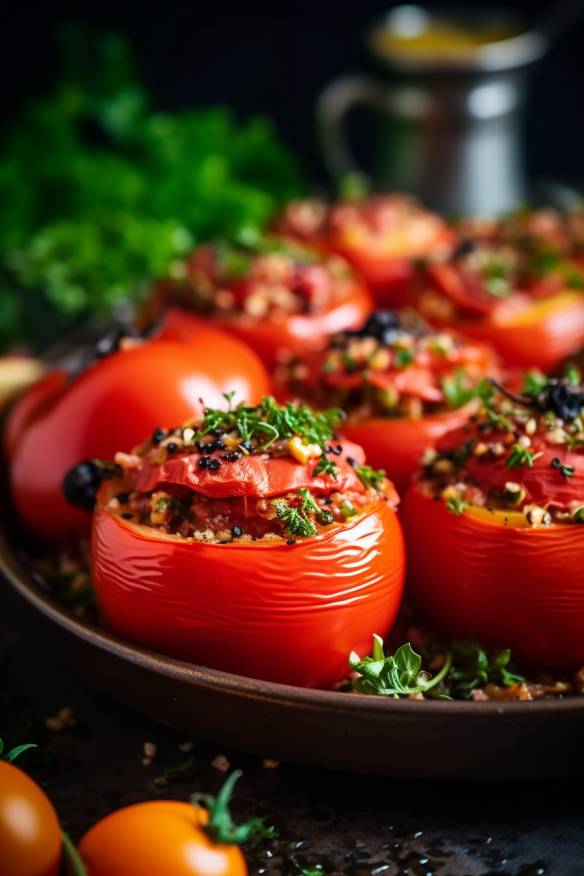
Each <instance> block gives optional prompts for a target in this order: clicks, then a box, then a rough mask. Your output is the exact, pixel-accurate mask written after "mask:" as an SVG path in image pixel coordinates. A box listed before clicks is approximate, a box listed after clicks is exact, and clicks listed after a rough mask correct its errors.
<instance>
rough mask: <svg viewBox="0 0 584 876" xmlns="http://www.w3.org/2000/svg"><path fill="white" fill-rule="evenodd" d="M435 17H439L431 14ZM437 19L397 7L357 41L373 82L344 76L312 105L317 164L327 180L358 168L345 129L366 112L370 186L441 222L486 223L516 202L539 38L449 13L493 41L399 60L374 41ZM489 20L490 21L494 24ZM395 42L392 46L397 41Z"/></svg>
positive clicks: (499, 18)
mask: <svg viewBox="0 0 584 876" xmlns="http://www.w3.org/2000/svg"><path fill="white" fill-rule="evenodd" d="M441 14H442V15H444V14H445V13H441ZM437 15H438V13H436V12H429V11H426V10H425V9H423V8H422V7H418V6H410V5H408V6H398V7H395V8H394V9H392V10H391V11H390V12H389V13H388V14H387V15H386V16H385V18H384V19H382V20H381V21H379V22H377V23H376V24H374V25H373V27H371V28H370V29H369V31H368V33H367V47H368V50H369V56H370V57H371V58H372V59H373V60H374V62H375V63H376V64H377V66H378V67H379V68H380V70H381V72H382V74H383V76H382V78H372V77H369V76H363V75H357V76H345V77H342V78H340V79H338V80H336V81H335V82H333V83H332V84H331V85H330V86H328V88H327V89H326V90H325V91H324V93H323V94H322V96H321V98H320V100H319V103H318V106H317V121H318V126H319V132H320V138H321V144H322V149H323V154H324V159H325V162H326V165H327V168H328V170H329V172H330V173H331V175H332V176H333V177H334V178H336V179H337V180H338V179H339V178H341V177H343V176H345V175H346V174H347V173H350V172H354V171H356V170H359V169H360V168H358V166H357V163H356V161H355V159H354V157H353V154H352V150H351V147H350V145H349V143H348V139H347V136H346V131H345V122H346V117H347V114H348V113H349V112H350V110H352V109H353V108H354V107H356V106H358V105H364V106H366V107H368V108H370V109H371V110H374V111H375V114H376V116H377V122H378V128H377V131H376V134H375V142H374V144H373V145H374V149H373V150H372V151H373V152H374V158H373V160H372V165H373V166H372V170H371V172H368V171H366V173H367V176H370V177H372V179H373V181H374V183H375V184H376V185H378V186H381V187H384V188H391V189H394V190H399V191H408V192H412V193H413V194H415V195H417V196H418V197H420V198H421V199H422V200H423V201H424V202H425V203H426V204H428V205H429V206H431V207H433V208H434V209H436V210H439V211H441V212H443V213H445V214H447V215H457V214H462V213H473V214H478V215H495V214H500V213H504V212H506V211H508V210H511V209H513V208H515V207H517V206H518V205H521V204H522V203H524V202H525V199H526V195H527V190H526V179H525V172H524V163H523V144H522V123H521V122H522V107H523V105H524V101H525V96H526V86H527V81H528V76H529V72H530V70H531V68H532V66H533V64H534V62H536V61H537V60H539V59H540V58H541V57H542V56H543V55H544V53H545V51H546V49H547V42H548V41H547V39H546V36H544V33H543V32H541V31H539V30H525V28H523V29H522V28H521V26H520V25H519V24H518V23H517V22H516V21H514V20H512V19H510V18H509V17H508V15H506V14H505V13H503V14H502V15H501V14H499V15H497V13H493V12H489V11H483V12H480V11H477V9H476V7H474V6H473V7H472V8H471V9H470V11H467V12H466V13H464V12H462V13H461V12H460V11H459V12H456V13H450V15H451V16H452V20H454V21H457V22H458V23H461V22H462V23H463V24H465V25H466V26H467V27H469V28H472V27H475V28H476V27H481V28H486V27H491V28H492V27H493V26H494V25H495V22H497V23H498V24H497V27H500V33H502V34H503V36H502V37H501V38H499V39H494V40H493V41H485V42H483V43H481V44H479V45H477V46H475V47H474V48H473V49H472V51H469V52H467V53H466V54H464V55H461V54H460V53H458V54H457V53H453V54H448V53H443V54H440V53H436V52H434V53H432V52H431V51H428V52H427V53H425V54H424V53H418V54H417V55H414V54H411V53H408V52H407V51H406V52H400V51H397V50H396V49H395V47H394V48H393V50H392V48H391V39H390V40H389V44H387V42H388V41H387V40H386V44H384V42H383V39H384V35H385V36H387V35H388V34H389V35H390V36H391V35H392V34H396V33H397V34H398V35H399V34H403V32H404V28H405V30H406V33H407V32H409V33H412V32H413V31H412V29H414V30H415V28H416V27H417V28H422V27H426V28H427V27H428V24H429V23H430V24H431V23H432V21H433V20H435V19H436V16H437ZM494 16H496V18H495V17H494ZM398 42H399V41H398Z"/></svg>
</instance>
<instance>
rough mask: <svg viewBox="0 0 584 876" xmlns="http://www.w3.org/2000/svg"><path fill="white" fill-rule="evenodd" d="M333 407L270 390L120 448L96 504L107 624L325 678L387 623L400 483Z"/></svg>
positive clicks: (166, 649)
mask: <svg viewBox="0 0 584 876" xmlns="http://www.w3.org/2000/svg"><path fill="white" fill-rule="evenodd" d="M337 423H338V412H336V411H328V412H323V413H320V414H316V413H315V412H314V411H312V410H311V409H310V408H308V407H306V406H301V405H292V404H288V405H285V406H280V405H277V404H276V403H275V402H274V400H273V399H270V398H266V399H264V400H263V402H262V404H261V405H260V406H259V407H257V408H251V407H244V406H239V407H237V408H235V409H233V410H231V411H229V412H228V413H223V412H221V411H217V410H207V411H206V413H205V417H204V418H203V419H202V420H201V419H195V421H193V422H191V423H189V424H187V425H186V426H183V427H181V428H180V429H176V430H173V431H172V432H171V433H169V434H167V435H166V436H165V437H164V440H163V441H162V442H160V443H156V444H153V443H152V441H151V440H150V441H147V442H145V443H144V444H143V445H142V446H141V447H139V448H137V449H136V451H135V452H134V453H133V454H132V455H130V456H128V455H127V454H122V455H118V456H116V461H117V464H118V466H119V467H120V468H121V471H120V472H119V476H118V477H116V478H114V479H112V480H109V481H107V482H106V483H105V484H104V486H103V487H102V489H101V492H100V495H99V503H98V507H97V510H96V512H95V514H94V522H93V539H92V579H93V584H94V588H95V593H96V598H97V601H98V605H99V608H100V611H101V613H102V614H103V617H104V618H105V620H106V622H107V624H108V625H109V626H110V627H111V628H112V629H113V630H114V631H116V632H117V633H119V634H120V635H122V636H124V637H126V638H128V639H131V640H132V641H135V642H138V643H140V644H142V645H145V646H147V647H150V648H153V649H155V650H157V651H160V652H163V653H167V654H171V655H174V656H176V657H180V658H182V659H184V660H189V661H192V662H195V663H200V664H203V665H206V666H213V667H215V668H218V669H223V670H226V671H229V672H236V673H238V674H242V675H249V676H253V677H256V678H262V679H267V680H272V681H279V682H286V683H290V684H298V685H307V686H315V687H325V686H330V685H332V684H334V683H335V682H336V681H338V680H339V679H341V678H342V677H343V675H344V674H346V671H347V668H346V667H347V662H346V661H347V654H348V653H349V652H350V651H351V650H353V649H356V650H358V649H361V650H364V649H365V648H366V647H367V644H368V642H369V639H370V636H371V630H372V629H375V630H378V631H380V632H381V633H382V634H384V633H386V632H387V631H388V630H389V628H390V626H391V625H392V623H393V620H394V618H395V615H396V613H397V609H398V606H399V602H400V598H401V593H402V586H403V575H404V556H403V544H402V536H401V530H400V525H399V522H398V520H397V517H396V515H395V511H394V508H395V506H396V504H397V494H396V493H395V491H394V489H393V485H392V484H390V483H389V482H388V481H387V480H386V479H385V478H384V476H383V473H382V472H381V473H380V472H375V471H374V470H373V469H371V468H369V467H368V466H366V465H364V455H363V451H362V449H361V448H360V447H358V446H356V445H353V444H351V443H349V442H345V441H339V440H338V439H337V438H336V437H334V434H333V433H334V429H335V428H336V426H337Z"/></svg>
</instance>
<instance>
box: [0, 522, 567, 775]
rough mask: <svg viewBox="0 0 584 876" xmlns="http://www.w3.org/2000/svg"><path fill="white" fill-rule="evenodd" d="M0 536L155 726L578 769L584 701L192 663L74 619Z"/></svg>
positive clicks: (317, 762)
mask: <svg viewBox="0 0 584 876" xmlns="http://www.w3.org/2000/svg"><path fill="white" fill-rule="evenodd" d="M12 541H13V540H12V538H10V539H9V538H7V536H6V532H0V570H1V571H2V572H3V574H4V577H5V579H6V580H7V581H8V582H9V584H10V585H11V586H12V587H13V588H14V589H15V590H16V591H17V592H18V593H19V594H20V595H21V596H22V597H23V598H24V599H25V600H26V601H27V602H28V603H29V605H30V606H32V607H33V608H34V609H36V611H37V612H38V613H40V618H41V620H42V621H43V622H44V624H45V627H46V629H47V631H48V632H52V633H54V634H55V635H56V637H57V639H58V640H59V642H60V644H61V645H62V646H64V647H65V648H66V649H67V650H68V652H69V653H70V655H71V661H72V665H73V666H75V667H76V669H77V671H78V672H79V673H80V674H81V676H82V677H83V678H84V679H86V680H87V682H88V683H89V684H91V685H93V686H94V687H96V688H98V689H99V690H101V691H103V692H106V693H108V694H110V695H111V696H112V697H114V698H115V699H116V700H118V701H119V702H121V703H123V704H124V705H126V706H128V707H129V708H131V709H134V710H135V711H137V712H140V713H142V714H143V715H146V716H147V717H149V718H152V719H153V720H155V721H158V722H159V723H162V724H167V725H169V726H172V727H175V728H176V729H177V730H180V731H181V732H183V733H185V734H189V735H194V736H196V737H199V738H204V739H208V740H211V741H213V742H215V743H217V744H219V745H221V746H225V747H227V748H233V749H236V750H240V751H247V752H254V753H256V754H259V755H262V756H264V757H271V758H276V759H278V760H286V761H295V762H297V763H303V764H310V765H314V766H318V767H330V768H334V769H341V770H347V771H351V772H361V773H371V774H380V775H389V776H399V777H403V778H425V779H428V778H440V779H442V778H447V779H452V778H456V779H474V778H484V779H503V778H510V777H520V778H541V777H547V778H560V777H573V776H576V775H584V759H583V758H582V757H581V738H582V733H583V732H584V698H582V699H571V700H570V699H567V700H564V701H547V702H527V703H506V704H500V703H489V702H487V703H467V702H452V703H451V702H440V701H430V702H419V701H412V700H386V699H381V698H375V697H363V696H355V695H352V694H345V693H336V692H333V691H318V690H307V689H304V688H299V687H290V686H288V685H283V684H274V683H271V682H264V681H258V680H256V679H253V678H244V677H243V676H239V675H230V674H228V673H225V672H218V671H216V670H214V669H207V668H205V667H202V666H193V665H191V664H188V663H183V662H181V661H179V660H174V659H172V658H170V657H164V656H162V655H160V654H155V653H153V652H151V651H145V650H143V649H142V648H138V647H135V646H133V645H130V644H128V643H127V642H124V641H122V640H121V639H118V638H117V637H116V636H113V635H111V634H109V633H107V632H105V631H103V630H102V629H100V628H99V627H97V626H95V625H93V624H91V623H89V622H87V621H85V620H79V619H78V618H76V617H74V616H72V615H71V614H69V613H68V612H67V611H66V610H65V609H63V608H62V607H61V606H60V605H59V604H58V603H56V602H55V601H54V600H53V599H51V598H50V597H49V596H47V595H46V594H45V593H43V592H42V591H41V590H40V589H39V588H38V587H37V586H36V585H35V583H34V582H33V581H32V580H31V575H30V570H29V569H27V566H26V565H25V564H24V563H23V562H22V561H21V560H20V559H19V558H18V556H17V553H16V552H15V551H14V550H13V549H12V547H11V543H12Z"/></svg>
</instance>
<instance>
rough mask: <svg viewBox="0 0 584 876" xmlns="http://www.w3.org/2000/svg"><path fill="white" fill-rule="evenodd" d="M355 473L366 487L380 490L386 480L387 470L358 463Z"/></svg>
mask: <svg viewBox="0 0 584 876" xmlns="http://www.w3.org/2000/svg"><path fill="white" fill-rule="evenodd" d="M355 473H356V475H357V477H358V478H359V480H360V481H361V483H362V484H363V486H364V487H366V488H367V489H370V490H377V491H378V492H380V491H381V490H382V489H383V484H384V481H385V471H384V470H383V469H382V468H379V469H374V468H371V466H370V465H358V466H357V468H356V469H355Z"/></svg>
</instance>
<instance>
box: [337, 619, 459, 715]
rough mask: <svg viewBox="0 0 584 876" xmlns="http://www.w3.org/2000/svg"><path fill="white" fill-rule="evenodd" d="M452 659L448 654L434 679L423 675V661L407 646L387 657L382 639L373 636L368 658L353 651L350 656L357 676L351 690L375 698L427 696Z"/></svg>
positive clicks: (350, 662) (445, 673)
mask: <svg viewBox="0 0 584 876" xmlns="http://www.w3.org/2000/svg"><path fill="white" fill-rule="evenodd" d="M451 662H452V658H451V656H450V654H447V655H446V657H445V660H444V665H443V666H442V668H441V670H440V671H439V672H437V673H436V675H434V676H431V675H430V674H429V673H427V672H423V671H422V658H421V656H420V655H419V654H417V653H416V652H415V651H414V650H413V648H412V646H411V645H410V644H409V642H408V643H407V644H405V645H402V646H401V647H400V648H398V649H397V651H396V652H395V654H391V655H386V654H385V651H384V649H383V639H382V638H381V636H378V635H375V634H374V635H373V652H372V656H371V657H364V658H361V657H359V655H358V654H356V653H355V652H354V651H352V652H351V654H350V655H349V666H350V667H351V669H352V670H353V671H354V672H358V673H359V676H360V677H359V678H356V679H354V680H353V690H356V691H358V692H359V693H363V694H375V695H377V696H386V697H394V698H395V699H398V698H399V697H408V696H412V695H415V694H417V693H422V694H423V693H426V692H427V691H429V690H431V689H432V688H434V687H436V685H438V684H440V682H441V681H442V680H443V679H444V678H445V677H446V676H447V675H448V672H449V671H450V666H451Z"/></svg>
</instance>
